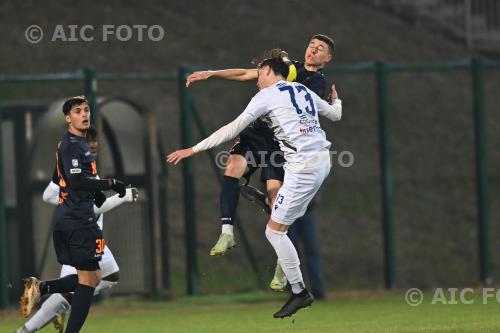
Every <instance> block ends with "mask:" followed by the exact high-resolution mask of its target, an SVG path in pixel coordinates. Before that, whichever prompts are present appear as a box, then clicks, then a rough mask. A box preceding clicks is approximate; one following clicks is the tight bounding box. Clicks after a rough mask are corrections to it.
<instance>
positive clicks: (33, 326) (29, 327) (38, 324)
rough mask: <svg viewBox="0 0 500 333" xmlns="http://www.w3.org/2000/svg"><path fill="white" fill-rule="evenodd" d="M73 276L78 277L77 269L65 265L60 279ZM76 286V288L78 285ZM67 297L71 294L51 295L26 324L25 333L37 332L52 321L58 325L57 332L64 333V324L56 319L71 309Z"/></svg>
mask: <svg viewBox="0 0 500 333" xmlns="http://www.w3.org/2000/svg"><path fill="white" fill-rule="evenodd" d="M71 275H74V276H76V269H75V268H74V267H71V266H68V265H63V266H62V268H61V274H60V277H61V278H63V277H66V276H71ZM47 282H48V281H47ZM74 286H75V288H76V283H75V284H74ZM67 295H71V294H68V293H65V294H52V295H50V296H49V298H47V299H46V300H45V301H44V302H43V303H42V305H41V306H40V309H39V310H38V311H37V312H36V313H35V314H34V315H33V316H32V317H31V318H30V319H29V320H28V321H27V322H26V323H25V324H24V329H25V330H24V332H36V331H38V330H40V329H42V328H43V327H45V326H46V325H47V324H48V323H50V322H51V321H54V325H56V330H57V331H58V332H63V331H64V324H63V323H61V320H57V322H56V318H57V316H58V315H62V314H64V313H65V312H66V311H67V310H68V309H69V307H70V300H68V296H67Z"/></svg>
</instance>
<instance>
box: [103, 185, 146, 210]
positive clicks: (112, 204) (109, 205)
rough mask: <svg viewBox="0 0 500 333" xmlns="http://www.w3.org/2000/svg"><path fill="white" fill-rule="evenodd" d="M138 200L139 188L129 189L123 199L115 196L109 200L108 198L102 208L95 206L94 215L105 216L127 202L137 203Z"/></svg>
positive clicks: (117, 195)
mask: <svg viewBox="0 0 500 333" xmlns="http://www.w3.org/2000/svg"><path fill="white" fill-rule="evenodd" d="M138 199H139V191H138V190H137V188H135V187H131V188H127V190H126V194H125V196H124V197H123V198H120V195H119V194H115V195H113V196H110V197H109V198H106V201H104V203H103V204H102V205H101V207H97V206H96V205H94V213H96V214H104V213H107V212H109V211H110V210H112V209H114V208H116V207H118V206H120V205H121V204H123V203H125V202H136V201H137V200H138Z"/></svg>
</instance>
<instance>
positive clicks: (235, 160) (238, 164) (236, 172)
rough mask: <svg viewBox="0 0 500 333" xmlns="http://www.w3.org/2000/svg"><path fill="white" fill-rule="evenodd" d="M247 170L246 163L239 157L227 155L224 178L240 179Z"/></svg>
mask: <svg viewBox="0 0 500 333" xmlns="http://www.w3.org/2000/svg"><path fill="white" fill-rule="evenodd" d="M246 168H247V161H246V160H245V158H244V157H243V156H241V155H236V154H233V155H229V158H228V161H227V165H226V170H225V171H224V176H229V177H234V178H241V177H242V176H243V174H244V173H245V170H246Z"/></svg>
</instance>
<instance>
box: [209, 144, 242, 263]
mask: <svg viewBox="0 0 500 333" xmlns="http://www.w3.org/2000/svg"><path fill="white" fill-rule="evenodd" d="M248 151H249V147H248V145H247V144H246V143H245V142H241V141H238V142H236V144H235V145H234V146H233V148H232V149H231V153H230V155H229V158H228V161H227V165H226V169H225V171H224V178H223V180H222V185H221V191H220V196H219V205H220V221H221V225H222V230H221V235H220V237H219V239H218V240H217V243H216V244H215V245H214V247H213V248H212V249H211V250H210V255H211V256H220V255H223V254H225V253H226V252H227V251H228V250H230V249H232V248H233V247H235V246H236V242H235V240H234V230H233V229H234V220H235V216H236V208H237V207H238V201H239V197H240V193H239V181H240V178H241V177H243V175H244V174H245V173H248V171H249V170H248V163H247V160H246V158H245V155H246V154H247V152H248Z"/></svg>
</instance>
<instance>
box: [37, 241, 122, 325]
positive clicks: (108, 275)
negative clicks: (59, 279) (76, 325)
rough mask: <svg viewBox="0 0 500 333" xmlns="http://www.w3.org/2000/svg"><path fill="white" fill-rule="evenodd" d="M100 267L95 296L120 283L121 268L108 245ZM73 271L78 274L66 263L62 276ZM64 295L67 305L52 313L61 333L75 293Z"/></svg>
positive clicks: (54, 322)
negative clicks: (99, 278)
mask: <svg viewBox="0 0 500 333" xmlns="http://www.w3.org/2000/svg"><path fill="white" fill-rule="evenodd" d="M99 268H100V270H101V276H102V279H101V282H99V284H98V285H97V287H96V288H95V290H94V296H95V295H98V294H99V293H100V292H101V291H103V290H106V289H110V288H112V287H114V286H116V285H117V284H118V280H119V279H120V275H119V270H120V269H119V267H118V264H117V262H116V260H115V257H114V256H113V253H112V252H111V250H110V249H109V247H108V246H105V248H104V254H103V256H102V259H101V261H99ZM73 272H74V273H75V274H76V269H75V268H74V267H71V266H67V265H64V266H63V268H62V270H61V276H63V275H68V274H72V273H73ZM63 296H64V299H65V300H66V301H67V302H66V303H67V306H65V307H60V308H59V311H57V312H56V313H55V314H52V316H53V317H52V318H53V320H52V322H53V324H54V327H55V328H56V331H58V332H60V333H63V332H64V327H65V317H66V312H67V311H68V310H69V303H71V298H72V297H73V294H64V295H63ZM47 301H48V300H47ZM47 301H46V302H47ZM61 301H62V300H61ZM68 302H69V303H68ZM44 305H45V302H44V303H43V304H42V307H43V306H44ZM35 315H36V314H35ZM54 316H55V317H54Z"/></svg>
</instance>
